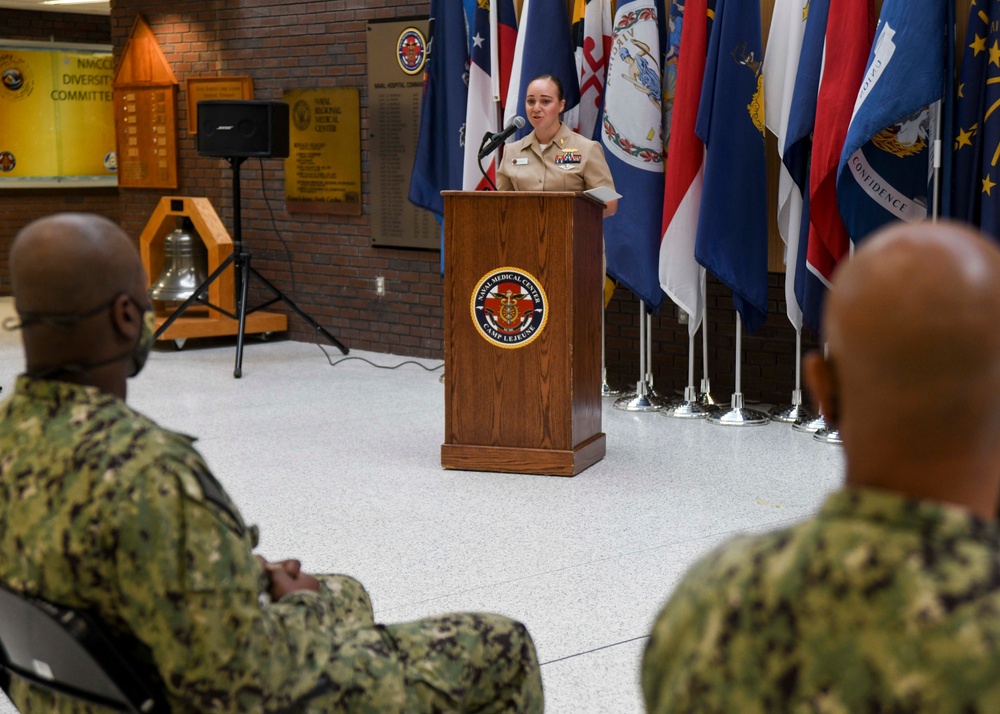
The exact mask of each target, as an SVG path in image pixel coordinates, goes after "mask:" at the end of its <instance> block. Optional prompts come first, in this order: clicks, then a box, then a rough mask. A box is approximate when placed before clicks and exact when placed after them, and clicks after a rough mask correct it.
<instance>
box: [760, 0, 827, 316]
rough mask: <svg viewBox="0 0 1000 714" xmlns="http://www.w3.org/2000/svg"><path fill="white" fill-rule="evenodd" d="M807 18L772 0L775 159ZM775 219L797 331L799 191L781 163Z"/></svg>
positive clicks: (769, 63) (770, 116)
mask: <svg viewBox="0 0 1000 714" xmlns="http://www.w3.org/2000/svg"><path fill="white" fill-rule="evenodd" d="M808 16H809V5H808V4H806V5H803V2H802V0H776V2H775V4H774V13H773V14H772V15H771V29H770V30H769V32H768V35H767V49H766V51H765V54H764V106H766V107H767V112H766V115H765V123H766V124H767V128H768V129H769V130H770V131H771V133H772V134H774V136H775V138H776V139H777V140H778V156H779V157H782V158H783V157H784V153H785V140H786V138H787V135H788V117H789V115H790V114H791V110H792V95H793V93H794V91H795V77H796V75H797V73H798V68H799V57H800V56H801V53H802V40H803V38H804V37H805V30H806V20H807V19H808ZM814 96H815V95H814ZM777 217H778V233H779V234H780V235H781V240H783V241H784V242H785V312H786V314H787V315H788V320H789V321H790V322H791V323H792V325H794V326H795V329H796V330H799V329H801V328H802V310H801V309H800V308H799V303H798V300H797V299H796V298H795V266H796V263H797V258H798V252H799V228H800V227H801V225H802V192H801V190H800V189H799V188H798V187H797V186H796V185H795V180H794V179H793V178H792V174H791V172H790V171H789V170H788V167H787V166H785V164H784V163H782V164H781V168H780V169H779V175H778V214H777Z"/></svg>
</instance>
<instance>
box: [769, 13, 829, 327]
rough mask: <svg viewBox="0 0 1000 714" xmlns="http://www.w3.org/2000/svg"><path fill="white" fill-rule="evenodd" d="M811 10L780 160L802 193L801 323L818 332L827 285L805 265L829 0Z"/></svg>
mask: <svg viewBox="0 0 1000 714" xmlns="http://www.w3.org/2000/svg"><path fill="white" fill-rule="evenodd" d="M808 13H809V14H808V16H807V19H806V29H805V32H804V33H803V36H802V50H801V52H800V53H799V66H798V71H797V73H796V75H795V89H794V90H793V92H792V106H791V110H790V112H789V115H788V128H787V129H786V132H785V151H784V153H783V154H782V157H781V160H782V162H783V163H784V164H785V166H786V167H787V168H788V172H789V174H790V175H791V177H792V180H793V181H794V182H795V185H796V187H797V190H798V191H799V192H801V194H802V219H801V225H800V226H799V233H798V241H799V245H798V251H797V253H796V256H795V283H794V289H795V299H796V300H797V301H798V303H799V308H800V309H801V310H802V324H803V325H805V326H806V327H807V328H809V329H810V330H811V331H812V332H813V333H814V334H817V335H818V334H820V326H821V322H822V314H823V298H824V297H825V295H826V286H825V285H824V284H823V283H822V281H821V280H819V278H817V277H816V276H815V275H814V274H813V273H811V272H810V271H809V270H808V268H807V267H806V254H807V253H808V245H809V159H810V153H811V149H812V133H813V128H814V127H815V125H816V97H817V95H818V93H819V80H820V75H821V73H822V69H823V45H824V43H825V41H826V24H827V20H828V19H829V13H830V0H810V2H809V9H808Z"/></svg>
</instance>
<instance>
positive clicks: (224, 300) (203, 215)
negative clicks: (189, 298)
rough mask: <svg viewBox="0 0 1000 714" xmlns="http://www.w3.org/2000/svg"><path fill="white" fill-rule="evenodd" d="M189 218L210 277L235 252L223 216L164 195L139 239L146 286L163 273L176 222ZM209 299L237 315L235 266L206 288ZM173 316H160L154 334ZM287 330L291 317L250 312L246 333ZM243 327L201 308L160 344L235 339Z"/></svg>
mask: <svg viewBox="0 0 1000 714" xmlns="http://www.w3.org/2000/svg"><path fill="white" fill-rule="evenodd" d="M182 217H186V218H189V219H190V220H191V223H192V224H194V228H195V230H196V231H197V232H198V236H199V237H200V238H201V241H202V242H203V243H204V244H205V248H206V249H207V251H208V272H209V274H211V273H212V272H213V271H214V270H215V269H216V268H218V267H219V265H221V264H222V262H223V261H225V259H226V258H228V257H229V255H230V253H232V252H233V239H232V238H231V237H230V236H229V232H228V231H226V228H225V226H224V225H223V224H222V220H221V219H220V218H219V214H218V213H216V212H215V209H214V208H212V204H211V203H210V202H209V200H208V199H207V198H191V197H187V196H164V197H163V198H161V199H160V203H159V204H158V205H157V206H156V210H154V211H153V215H152V216H151V217H150V219H149V222H148V223H147V224H146V227H145V228H144V229H143V230H142V234H141V235H140V236H139V253H140V255H141V257H142V264H143V266H144V267H145V268H146V275H147V279H148V281H149V285H148V286H147V287H152V285H153V282H154V281H155V280H156V279H157V278H158V277H159V275H160V273H162V272H163V265H164V256H163V239H164V237H165V236H166V235H167V234H168V233H170V231H172V230H173V229H174V228H176V227H177V219H178V218H182ZM208 300H209V302H211V303H212V304H213V305H217V306H219V307H220V308H222V309H223V310H226V311H227V312H229V313H234V312H235V311H236V288H235V280H234V277H233V270H232V266H230V267H229V268H228V269H227V270H226V271H225V272H223V273H222V275H220V276H219V279H218V280H216V281H215V282H213V283H212V284H211V285H210V286H209V288H208ZM168 317H170V313H169V312H168V313H166V314H159V313H158V314H157V315H156V329H159V328H160V325H162V324H163V323H164V322H166V320H167V318H168ZM287 329H288V316H287V315H283V314H281V313H275V312H248V313H247V316H246V327H245V328H244V333H247V334H260V333H265V332H284V331H285V330H287ZM238 331H239V322H238V321H237V320H234V319H232V318H229V317H226V316H225V315H221V314H219V313H218V312H216V311H215V310H211V309H208V310H207V313H206V308H205V307H204V306H200V305H199V311H196V310H195V309H194V308H192V309H191V310H188V311H187V313H185V314H184V315H182V316H181V317H178V318H177V320H175V321H174V323H173V324H172V325H171V326H170V328H169V329H168V330H167V331H166V332H164V333H163V334H162V335H160V336H159V339H161V340H185V339H187V338H189V337H218V336H222V335H235V334H237V333H238Z"/></svg>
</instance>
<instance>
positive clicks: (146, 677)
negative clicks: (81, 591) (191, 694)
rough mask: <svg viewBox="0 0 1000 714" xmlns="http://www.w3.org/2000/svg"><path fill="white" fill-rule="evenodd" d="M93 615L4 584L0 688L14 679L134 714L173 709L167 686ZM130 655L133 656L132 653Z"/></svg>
mask: <svg viewBox="0 0 1000 714" xmlns="http://www.w3.org/2000/svg"><path fill="white" fill-rule="evenodd" d="M122 645H123V642H122V641H121V638H118V637H114V636H112V635H111V634H110V633H109V632H108V631H107V628H106V627H104V626H103V625H101V623H100V622H98V621H97V619H96V618H95V617H93V615H91V614H90V613H87V612H83V611H79V610H73V609H71V608H66V607H61V606H58V605H53V604H52V603H49V602H46V601H44V600H39V599H37V598H32V597H28V596H25V595H22V594H20V593H16V592H14V591H13V590H10V589H8V588H6V587H4V586H2V585H0V688H2V689H3V691H4V692H5V693H8V692H9V686H10V681H11V676H12V675H13V676H17V677H21V678H22V679H25V680H27V681H29V682H30V683H31V684H33V685H34V686H37V687H41V688H44V689H48V690H50V691H53V692H57V693H59V694H62V695H64V696H68V697H73V698H75V699H80V700H82V701H85V702H88V703H90V704H96V705H100V706H104V707H108V708H109V709H114V710H116V711H121V712H129V713H130V714H165V713H168V712H169V711H170V707H169V705H168V704H167V698H166V695H165V693H164V691H163V685H162V682H160V680H159V678H158V676H157V675H155V674H154V673H151V672H146V671H143V669H142V667H141V666H140V665H139V664H138V660H137V658H136V657H135V656H134V652H135V651H136V649H137V647H138V643H135V647H132V648H131V649H130V650H129V649H126V648H123V646H122ZM129 651H131V652H133V654H129V653H128V652H129Z"/></svg>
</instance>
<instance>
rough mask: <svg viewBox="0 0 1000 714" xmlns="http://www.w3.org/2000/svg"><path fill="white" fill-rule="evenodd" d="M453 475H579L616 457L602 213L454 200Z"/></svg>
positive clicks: (559, 202) (483, 198)
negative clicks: (607, 456)
mask: <svg viewBox="0 0 1000 714" xmlns="http://www.w3.org/2000/svg"><path fill="white" fill-rule="evenodd" d="M443 195H444V213H445V227H446V233H445V288H444V310H445V323H444V324H445V328H444V332H445V349H444V360H445V442H444V444H443V445H442V446H441V465H442V466H443V467H445V468H448V469H462V470H469V471H502V472H508V473H532V474H552V475H559V476H575V475H576V474H578V473H580V472H581V471H583V470H584V469H585V468H587V467H588V466H591V465H592V464H594V463H596V462H598V461H600V460H601V459H602V458H604V453H605V436H604V433H603V432H602V431H601V312H602V309H603V302H602V295H603V278H604V276H603V274H602V264H603V259H602V255H603V242H602V225H603V224H602V204H601V203H599V202H597V201H594V200H592V199H591V198H589V197H587V196H583V195H579V194H575V193H563V192H558V193H557V192H539V193H529V192H518V193H514V192H460V191H445V192H444V194H443Z"/></svg>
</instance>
